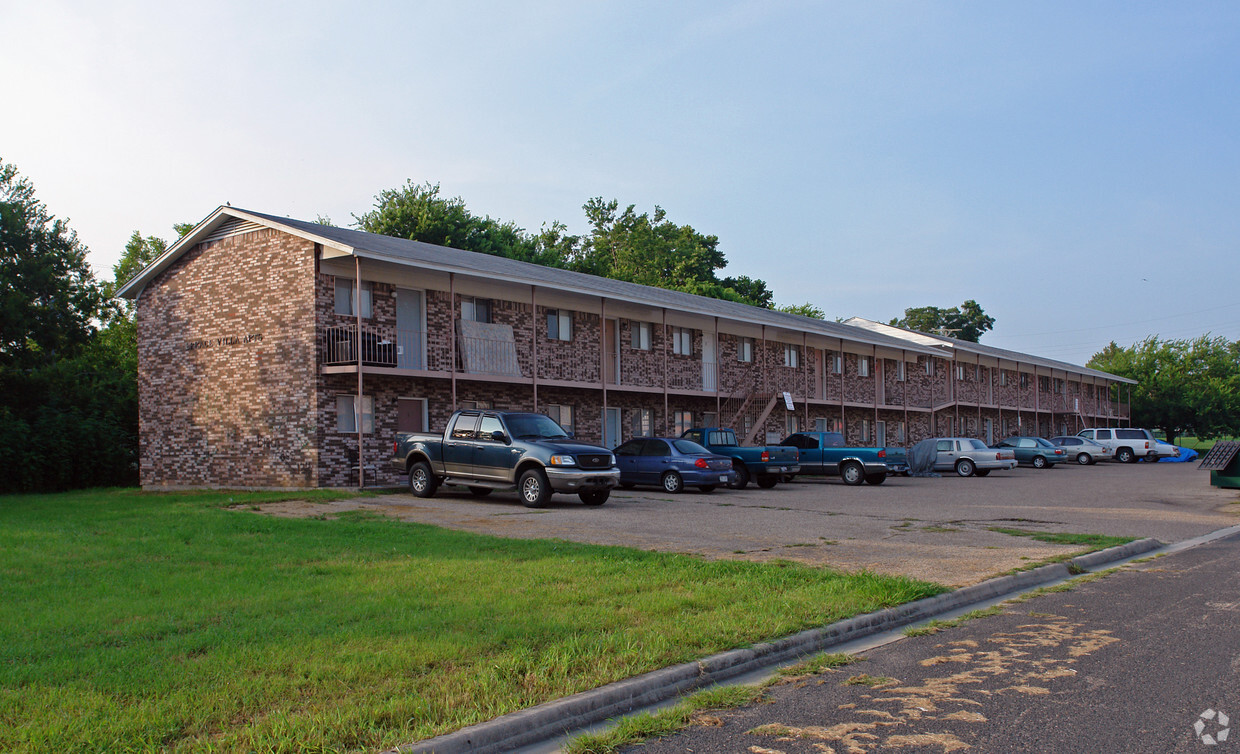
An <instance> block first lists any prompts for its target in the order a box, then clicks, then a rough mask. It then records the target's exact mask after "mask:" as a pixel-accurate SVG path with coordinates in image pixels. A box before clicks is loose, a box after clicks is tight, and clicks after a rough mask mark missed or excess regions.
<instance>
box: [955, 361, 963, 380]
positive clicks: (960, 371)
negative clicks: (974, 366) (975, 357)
mask: <svg viewBox="0 0 1240 754" xmlns="http://www.w3.org/2000/svg"><path fill="white" fill-rule="evenodd" d="M956 381H957V382H964V364H957V365H956Z"/></svg>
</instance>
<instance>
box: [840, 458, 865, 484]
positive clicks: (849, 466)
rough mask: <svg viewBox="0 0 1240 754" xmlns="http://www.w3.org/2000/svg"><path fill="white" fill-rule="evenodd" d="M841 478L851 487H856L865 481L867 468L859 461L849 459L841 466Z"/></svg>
mask: <svg viewBox="0 0 1240 754" xmlns="http://www.w3.org/2000/svg"><path fill="white" fill-rule="evenodd" d="M840 479H843V480H844V484H847V485H848V486H849V487H856V486H857V485H858V484H861V483H862V482H864V481H865V468H864V467H862V466H861V464H859V463H856V462H853V461H849V462H848V463H845V464H844V465H843V466H841V467H840Z"/></svg>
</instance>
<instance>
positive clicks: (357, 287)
mask: <svg viewBox="0 0 1240 754" xmlns="http://www.w3.org/2000/svg"><path fill="white" fill-rule="evenodd" d="M353 270H354V278H353V313H354V314H356V315H357V404H356V405H357V415H356V420H357V486H358V488H359V489H360V488H362V487H365V486H366V463H365V459H366V455H365V449H364V447H363V446H364V445H365V436H366V433H365V431H364V430H365V428H366V395H365V393H364V392H363V390H362V388H363V383H362V258H361V257H359V256H357V254H354V255H353ZM371 305H372V306H373V305H374V302H373V301H372V302H371ZM372 415H373V414H372ZM372 421H373V419H372Z"/></svg>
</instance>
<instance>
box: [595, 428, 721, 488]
mask: <svg viewBox="0 0 1240 754" xmlns="http://www.w3.org/2000/svg"><path fill="white" fill-rule="evenodd" d="M616 464H617V465H618V466H619V467H620V486H621V487H624V488H625V489H631V488H633V487H634V486H636V485H639V484H657V485H659V486H660V487H662V488H663V489H664V490H666V491H667V492H680V491H682V490H684V488H685V487H686V486H689V487H697V488H698V489H700V490H701V491H702V492H710V491H711V490H713V489H715V488H716V487H718V486H720V485H724V486H726V485H729V484H731V483H732V482H733V480H734V479H735V477H736V472H735V471H733V470H732V459H731V458H728V457H727V456H721V455H716V454H714V453H711V452H710V451H709V450H707V449H706V448H703V447H702V446H701V445H698V444H697V443H695V442H692V441H690V440H685V439H682V438H678V437H635V438H633V439H632V440H629V441H628V442H626V443H624V444H623V445H621V446H620V447H618V448H616Z"/></svg>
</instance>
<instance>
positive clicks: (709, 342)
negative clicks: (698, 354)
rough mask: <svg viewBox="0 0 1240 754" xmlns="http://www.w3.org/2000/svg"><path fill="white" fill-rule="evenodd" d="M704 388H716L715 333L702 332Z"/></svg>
mask: <svg viewBox="0 0 1240 754" xmlns="http://www.w3.org/2000/svg"><path fill="white" fill-rule="evenodd" d="M702 389H703V390H708V391H713V390H714V389H715V334H714V333H713V332H703V333H702Z"/></svg>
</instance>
